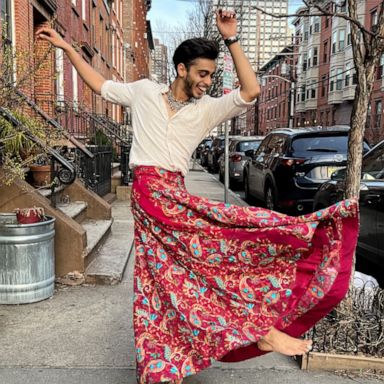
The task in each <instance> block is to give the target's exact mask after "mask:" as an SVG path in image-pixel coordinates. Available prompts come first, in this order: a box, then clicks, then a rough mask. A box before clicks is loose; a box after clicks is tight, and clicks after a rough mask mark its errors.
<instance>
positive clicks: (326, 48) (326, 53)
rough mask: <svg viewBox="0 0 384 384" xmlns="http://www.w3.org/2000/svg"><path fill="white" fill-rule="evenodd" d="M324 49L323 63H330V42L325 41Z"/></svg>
mask: <svg viewBox="0 0 384 384" xmlns="http://www.w3.org/2000/svg"><path fill="white" fill-rule="evenodd" d="M323 48H324V52H323V63H326V62H327V61H328V41H324V45H323Z"/></svg>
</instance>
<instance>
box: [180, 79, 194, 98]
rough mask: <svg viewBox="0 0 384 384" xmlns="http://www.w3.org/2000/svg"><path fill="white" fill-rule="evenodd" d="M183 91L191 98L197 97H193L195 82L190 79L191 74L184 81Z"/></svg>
mask: <svg viewBox="0 0 384 384" xmlns="http://www.w3.org/2000/svg"><path fill="white" fill-rule="evenodd" d="M183 90H184V92H185V94H186V95H187V96H188V97H189V98H191V97H195V96H194V95H193V80H192V79H191V78H190V77H189V74H188V75H187V78H186V79H185V80H184V85H183Z"/></svg>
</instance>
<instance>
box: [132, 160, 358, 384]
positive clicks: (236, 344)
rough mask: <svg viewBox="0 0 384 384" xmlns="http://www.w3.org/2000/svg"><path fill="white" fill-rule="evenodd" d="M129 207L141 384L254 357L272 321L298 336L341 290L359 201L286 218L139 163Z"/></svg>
mask: <svg viewBox="0 0 384 384" xmlns="http://www.w3.org/2000/svg"><path fill="white" fill-rule="evenodd" d="M132 209H133V214H134V218H135V246H136V263H135V272H134V292H135V296H134V331H135V343H136V360H137V375H138V381H139V382H140V383H158V382H167V381H172V380H180V379H182V378H183V377H186V376H189V375H191V374H195V373H197V372H199V371H201V370H203V369H205V368H207V367H209V366H210V365H211V363H212V360H221V361H226V362H233V361H240V360H244V359H249V358H251V357H255V356H258V355H261V354H263V352H261V351H260V350H259V349H258V348H257V345H256V342H257V341H258V340H259V339H260V338H261V337H263V336H264V335H265V334H266V333H267V332H268V330H269V329H270V328H271V327H272V326H274V327H275V328H277V329H279V330H282V331H283V332H285V333H287V334H289V335H291V336H295V337H297V336H300V335H302V334H303V333H304V332H305V331H306V330H308V329H310V328H311V327H312V326H313V325H314V324H315V323H316V322H317V321H318V320H319V319H320V318H322V317H323V316H325V315H326V314H327V313H329V312H330V310H331V309H332V308H333V307H334V306H335V305H337V304H338V303H339V302H340V300H342V298H343V297H344V296H345V294H346V292H347V289H348V283H349V277H350V271H351V263H352V255H353V252H354V249H355V246H356V241H357V234H358V205H357V202H356V200H345V201H342V202H340V203H337V204H336V205H333V206H331V207H329V208H326V209H323V210H321V211H318V212H315V213H311V214H308V215H303V216H300V217H291V216H287V215H284V214H280V213H277V212H273V211H269V210H266V209H263V208H259V207H239V206H234V205H230V204H224V203H220V202H213V201H209V200H208V199H205V198H202V197H198V196H193V195H191V194H189V192H188V191H187V190H186V188H185V184H184V177H183V176H182V175H181V173H175V172H170V171H167V170H164V169H159V168H156V167H146V166H140V167H137V168H135V171H134V183H133V188H132Z"/></svg>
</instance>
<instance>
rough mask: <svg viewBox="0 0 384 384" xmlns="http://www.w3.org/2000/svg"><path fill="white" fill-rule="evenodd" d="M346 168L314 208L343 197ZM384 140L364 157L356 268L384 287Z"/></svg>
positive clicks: (326, 187) (319, 196)
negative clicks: (372, 277)
mask: <svg viewBox="0 0 384 384" xmlns="http://www.w3.org/2000/svg"><path fill="white" fill-rule="evenodd" d="M344 180H345V168H342V169H340V170H338V171H336V172H335V173H334V174H333V175H332V177H331V180H329V181H327V182H325V183H324V184H323V185H322V186H321V187H320V189H319V190H318V192H317V193H316V195H315V198H314V202H313V206H314V209H316V210H317V209H321V208H325V207H328V206H330V205H332V204H334V203H336V202H337V201H340V200H342V199H343V196H344V191H345V182H344ZM383 228H384V141H382V142H381V143H379V144H377V145H376V146H375V147H374V148H372V149H371V150H370V151H369V152H368V153H367V154H366V155H365V156H364V158H363V164H362V174H361V183H360V234H359V241H358V243H357V257H356V262H357V268H358V270H359V271H362V272H365V273H368V274H370V275H372V276H374V277H375V278H376V279H377V280H379V282H380V286H381V287H383V288H384V229H383Z"/></svg>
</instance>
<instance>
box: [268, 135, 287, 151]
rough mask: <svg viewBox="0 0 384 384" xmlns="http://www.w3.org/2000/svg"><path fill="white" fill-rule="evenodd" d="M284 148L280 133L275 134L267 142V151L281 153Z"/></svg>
mask: <svg viewBox="0 0 384 384" xmlns="http://www.w3.org/2000/svg"><path fill="white" fill-rule="evenodd" d="M284 150H285V137H284V136H282V135H275V136H274V137H273V138H272V139H271V140H270V142H269V143H268V152H267V153H270V154H275V153H278V154H282V153H284Z"/></svg>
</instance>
